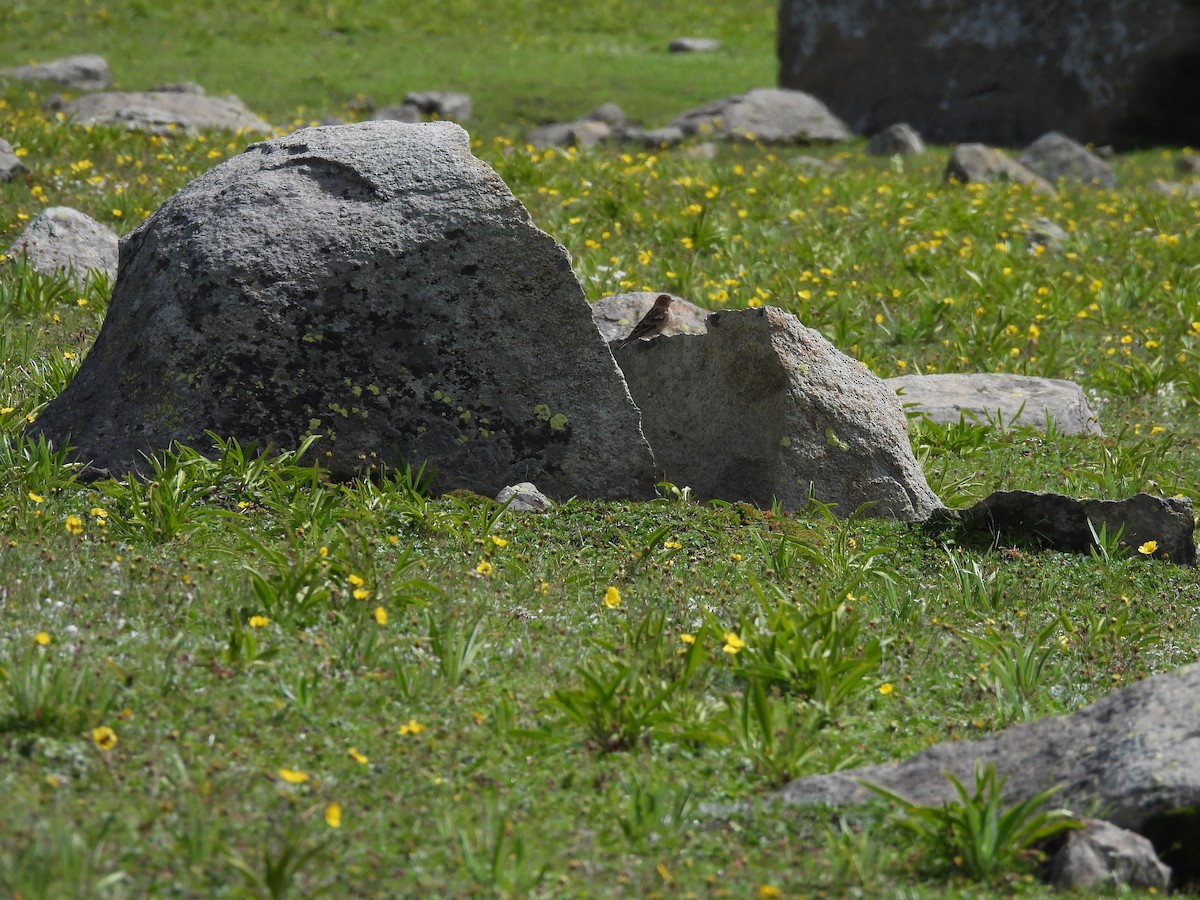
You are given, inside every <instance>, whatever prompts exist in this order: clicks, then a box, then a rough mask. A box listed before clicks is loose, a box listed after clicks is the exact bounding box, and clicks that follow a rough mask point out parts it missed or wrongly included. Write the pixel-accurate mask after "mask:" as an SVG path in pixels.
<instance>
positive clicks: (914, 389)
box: [886, 373, 1101, 434]
mask: <svg viewBox="0 0 1200 900" xmlns="http://www.w3.org/2000/svg"><path fill="white" fill-rule="evenodd" d="M886 381H887V385H888V387H890V388H892V390H894V391H896V392H897V393H898V394H899V395H900V402H901V403H903V404H904V405H905V406H906V407H908V408H910V409H912V410H914V411H916V412H921V413H924V414H925V415H927V416H928V417H929V418H930V419H932V420H933V421H934V422H938V423H940V424H943V425H953V424H954V423H956V422H958V420H959V419H960V418H961V417H962V416H963V414H964V413H965V414H967V415H968V416H969V417H972V418H975V419H977V420H979V421H987V420H995V421H996V422H997V424H1003V425H1005V426H1018V427H1023V426H1032V427H1034V428H1038V429H1041V430H1043V431H1044V430H1045V428H1046V416H1047V415H1049V416H1050V418H1052V419H1053V420H1054V423H1055V427H1056V428H1057V429H1058V430H1059V431H1061V432H1062V433H1064V434H1100V433H1101V432H1100V425H1099V423H1098V421H1097V419H1096V414H1095V413H1094V412H1093V411H1092V408H1091V406H1090V405H1089V404H1088V401H1087V397H1086V396H1085V395H1084V393H1083V389H1082V388H1080V387H1079V385H1077V384H1075V383H1074V382H1071V381H1064V380H1062V379H1059V378H1034V377H1031V376H1028V375H997V374H990V373H972V374H961V375H959V374H945V375H901V376H899V377H897V378H888V379H886Z"/></svg>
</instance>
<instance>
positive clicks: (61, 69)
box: [0, 53, 112, 91]
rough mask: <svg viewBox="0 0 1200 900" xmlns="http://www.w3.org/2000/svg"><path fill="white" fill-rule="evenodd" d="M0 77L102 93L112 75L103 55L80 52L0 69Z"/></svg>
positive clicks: (110, 82) (109, 85) (110, 81)
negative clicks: (51, 83)
mask: <svg viewBox="0 0 1200 900" xmlns="http://www.w3.org/2000/svg"><path fill="white" fill-rule="evenodd" d="M0 78H7V79H11V80H13V81H49V82H53V83H54V84H57V85H61V86H62V87H65V88H71V89H72V90H76V91H103V90H106V89H107V88H110V87H112V73H111V72H109V70H108V63H107V62H106V61H105V59H104V57H103V56H97V55H96V54H94V53H81V54H78V55H76V56H65V57H63V58H61V59H52V60H48V61H46V62H44V63H35V64H33V65H28V66H16V67H15V68H11V69H0Z"/></svg>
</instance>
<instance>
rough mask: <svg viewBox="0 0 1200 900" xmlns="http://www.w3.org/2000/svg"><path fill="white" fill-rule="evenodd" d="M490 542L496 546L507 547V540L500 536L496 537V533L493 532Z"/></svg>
mask: <svg viewBox="0 0 1200 900" xmlns="http://www.w3.org/2000/svg"><path fill="white" fill-rule="evenodd" d="M492 543H493V544H495V545H496V546H497V547H507V546H508V541H507V540H505V539H504V538H502V537H496V535H494V534H493V535H492Z"/></svg>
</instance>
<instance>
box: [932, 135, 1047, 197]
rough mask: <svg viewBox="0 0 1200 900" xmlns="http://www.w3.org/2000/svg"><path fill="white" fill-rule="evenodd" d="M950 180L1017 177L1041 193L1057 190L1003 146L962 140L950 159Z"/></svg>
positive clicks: (964, 180)
mask: <svg viewBox="0 0 1200 900" xmlns="http://www.w3.org/2000/svg"><path fill="white" fill-rule="evenodd" d="M945 180H946V181H960V182H962V183H963V184H969V183H971V182H989V181H1015V182H1017V183H1018V184H1027V185H1030V186H1031V187H1032V188H1033V189H1034V190H1035V191H1037V192H1038V193H1044V194H1053V193H1054V185H1052V184H1051V183H1050V182H1049V181H1047V180H1046V179H1045V178H1042V177H1041V176H1040V175H1038V174H1037V173H1036V172H1034V171H1032V170H1031V169H1028V168H1026V167H1025V166H1023V165H1021V164H1020V163H1019V162H1016V161H1015V160H1012V159H1009V157H1008V156H1007V155H1006V154H1005V153H1004V151H1003V150H997V149H996V148H995V147H988V146H986V145H984V144H959V145H958V146H957V147H955V148H954V152H953V153H951V154H950V161H949V162H947V163H946V175H945Z"/></svg>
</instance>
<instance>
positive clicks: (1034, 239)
mask: <svg viewBox="0 0 1200 900" xmlns="http://www.w3.org/2000/svg"><path fill="white" fill-rule="evenodd" d="M1025 234H1026V236H1027V237H1028V238H1029V245H1030V246H1031V247H1037V246H1042V247H1044V248H1046V249H1047V250H1058V249H1060V248H1061V247H1062V245H1063V244H1064V243H1066V240H1067V236H1068V235H1067V230H1066V229H1065V228H1063V227H1062V226H1061V225H1057V224H1055V223H1054V222H1051V221H1050V220H1049V219H1047V218H1046V217H1045V216H1038V217H1037V219H1035V220H1034V221H1033V222H1031V223H1028V224H1026V226H1025Z"/></svg>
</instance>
